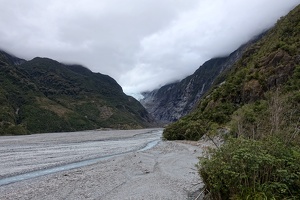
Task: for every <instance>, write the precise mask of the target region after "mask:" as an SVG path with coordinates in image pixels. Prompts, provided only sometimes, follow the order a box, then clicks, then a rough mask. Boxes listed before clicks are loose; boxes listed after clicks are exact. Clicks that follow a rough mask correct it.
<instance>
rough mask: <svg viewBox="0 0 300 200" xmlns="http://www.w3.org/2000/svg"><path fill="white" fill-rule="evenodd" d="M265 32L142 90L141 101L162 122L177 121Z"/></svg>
mask: <svg viewBox="0 0 300 200" xmlns="http://www.w3.org/2000/svg"><path fill="white" fill-rule="evenodd" d="M262 35H263V34H262ZM262 35H260V36H258V37H256V38H254V39H253V40H251V41H250V42H248V43H247V44H245V45H242V46H241V47H240V48H239V49H237V50H236V51H234V52H233V53H231V54H230V55H229V56H226V57H219V58H213V59H211V60H209V61H207V62H205V63H204V64H203V65H202V66H200V67H199V68H198V69H197V70H196V71H195V72H194V74H192V75H190V76H188V77H186V78H185V79H183V80H181V81H180V82H176V83H171V84H168V85H165V86H163V87H161V88H159V89H156V90H154V91H151V92H144V93H142V94H143V96H144V98H143V99H142V100H141V101H140V102H141V103H142V105H143V106H144V107H145V108H146V109H147V111H148V112H149V113H150V114H152V115H153V117H154V118H155V119H156V120H157V121H159V122H161V123H163V124H167V123H170V122H175V121H177V120H178V119H179V118H181V117H182V116H185V115H186V114H188V113H189V112H191V110H192V109H193V108H194V106H195V105H196V103H197V102H198V101H199V99H201V97H202V96H203V95H204V94H205V93H206V92H207V91H208V90H209V89H210V88H211V87H212V85H213V83H215V82H221V81H222V77H221V76H219V75H221V74H222V73H223V72H226V71H227V70H228V69H229V68H230V67H231V66H233V64H234V63H235V62H236V61H237V60H238V59H239V58H241V55H242V54H243V53H244V51H245V49H246V48H247V47H248V46H249V45H250V44H252V43H253V42H254V41H256V40H257V39H259V38H261V37H262ZM218 76H219V77H218ZM217 77H218V79H217Z"/></svg>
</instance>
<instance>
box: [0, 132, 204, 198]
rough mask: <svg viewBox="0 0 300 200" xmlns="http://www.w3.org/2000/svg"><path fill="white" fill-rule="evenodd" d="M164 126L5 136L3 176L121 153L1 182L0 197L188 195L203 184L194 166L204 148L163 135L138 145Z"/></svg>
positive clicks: (0, 145)
mask: <svg viewBox="0 0 300 200" xmlns="http://www.w3.org/2000/svg"><path fill="white" fill-rule="evenodd" d="M161 130H162V129H143V130H130V131H85V132H75V133H49V134H38V135H31V136H17V137H0V159H1V163H0V175H1V176H2V177H8V176H12V175H15V174H22V173H24V172H27V171H32V170H38V169H42V168H49V167H50V168H51V167H53V166H57V165H63V164H66V163H73V162H77V161H80V160H83V159H87V158H88V159H91V158H95V157H97V156H98V157H99V156H103V155H109V154H111V153H120V155H119V156H116V157H112V158H108V159H105V160H102V161H99V162H97V163H95V164H91V165H88V166H84V167H79V168H75V169H71V170H68V171H62V172H57V173H54V174H49V175H45V176H41V177H37V178H33V179H29V180H25V181H20V182H16V183H12V184H9V185H4V186H1V187H0V199H1V200H2V199H3V200H4V199H5V200H6V199H7V200H10V199H11V200H12V199H36V200H38V199H43V200H47V199H49V200H50V199H51V200H52V199H70V200H73V199H128V200H129V199H131V200H134V199H188V197H189V196H191V194H193V193H194V192H195V191H197V190H199V188H201V187H202V186H203V185H202V183H201V181H200V178H199V176H198V174H197V170H196V167H195V164H196V163H197V161H198V159H197V157H198V156H201V154H202V150H201V148H200V146H199V145H195V144H194V145H191V144H184V143H182V142H169V141H160V142H159V143H158V144H157V145H156V146H155V147H153V148H151V149H146V150H145V151H138V149H141V148H143V147H144V146H145V144H147V143H149V142H150V141H153V140H155V139H157V137H160V136H158V135H157V131H161ZM155 133H156V134H155ZM37 149H38V151H36V150H37ZM131 150H132V151H131ZM125 151H130V152H129V153H122V152H125Z"/></svg>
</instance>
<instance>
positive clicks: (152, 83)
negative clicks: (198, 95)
mask: <svg viewBox="0 0 300 200" xmlns="http://www.w3.org/2000/svg"><path fill="white" fill-rule="evenodd" d="M299 3H300V0H288V1H283V0H251V1H250V0H246V1H241V0H214V1H210V0H189V1H182V0H164V1H160V0H101V1H97V0H85V1H82V0H64V1H61V0H49V1H45V0H26V1H23V0H0V4H1V7H0V16H1V20H0V48H1V49H4V50H7V51H9V52H12V53H14V54H15V55H16V56H19V57H22V58H26V59H32V58H33V57H36V56H39V57H49V58H52V59H55V60H58V61H60V62H65V63H77V64H82V65H84V66H86V67H88V68H90V69H91V70H92V71H94V72H100V73H104V74H108V75H110V76H112V77H113V78H114V79H116V80H117V81H118V83H119V84H120V85H121V86H122V87H123V89H124V91H125V92H126V93H128V94H133V93H139V92H142V91H147V90H152V89H155V88H157V87H159V86H162V85H164V84H166V83H170V82H172V81H177V80H180V79H182V78H185V77H186V76H188V75H190V74H192V73H193V72H194V71H195V70H196V69H197V68H198V67H199V66H200V65H201V64H203V63H204V62H205V61H207V60H208V59H210V58H213V57H217V56H224V55H228V54H229V53H231V52H232V51H234V50H236V49H237V48H238V47H239V46H240V45H242V44H243V43H245V42H247V41H248V40H250V39H251V38H252V37H254V36H255V35H258V34H259V33H261V32H262V31H264V30H266V29H268V28H270V27H272V26H273V25H274V24H275V23H276V21H277V20H278V19H279V18H280V17H281V16H284V15H286V14H287V13H288V12H289V11H290V10H291V9H292V8H294V7H295V6H296V5H298V4H299Z"/></svg>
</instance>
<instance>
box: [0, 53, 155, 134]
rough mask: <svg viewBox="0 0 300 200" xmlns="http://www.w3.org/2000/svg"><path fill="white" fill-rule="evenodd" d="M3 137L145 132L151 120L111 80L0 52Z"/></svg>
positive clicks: (0, 128)
mask: <svg viewBox="0 0 300 200" xmlns="http://www.w3.org/2000/svg"><path fill="white" fill-rule="evenodd" d="M0 61H1V62H0V83H1V84H0V111H1V112H0V135H17V134H27V133H44V132H61V131H78V130H89V129H97V128H127V129H129V128H142V127H147V126H150V125H151V122H152V121H151V118H150V117H149V115H148V113H147V112H146V110H145V109H144V108H143V107H142V105H141V104H140V103H139V102H138V101H137V100H135V99H134V98H132V97H128V96H127V95H125V94H124V93H123V91H122V88H121V87H120V85H119V84H117V82H116V81H115V80H114V79H112V78H111V77H109V76H107V75H103V74H100V73H93V72H91V71H90V70H88V69H87V68H84V67H82V66H79V65H72V66H68V65H64V64H61V63H58V62H57V61H54V60H51V59H47V58H35V59H33V60H31V61H24V60H22V59H18V58H15V57H13V56H10V55H9V54H6V53H5V52H1V51H0Z"/></svg>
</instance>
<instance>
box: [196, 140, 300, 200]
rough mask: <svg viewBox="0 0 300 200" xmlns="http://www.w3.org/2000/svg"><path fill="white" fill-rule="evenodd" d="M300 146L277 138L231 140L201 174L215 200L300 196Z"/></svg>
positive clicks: (215, 152) (204, 162)
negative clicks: (292, 145)
mask: <svg viewBox="0 0 300 200" xmlns="http://www.w3.org/2000/svg"><path fill="white" fill-rule="evenodd" d="M299 160H300V149H299V148H296V147H290V146H286V145H285V144H283V143H282V142H280V141H279V140H277V139H269V140H263V141H256V140H247V139H243V138H238V139H230V140H228V142H227V143H226V144H225V145H223V146H222V147H221V148H220V149H218V150H213V151H212V152H211V154H210V157H204V158H200V162H199V173H200V175H201V177H202V179H203V181H204V183H205V185H206V188H207V190H208V191H209V196H210V197H211V199H300V193H299V191H300V162H299Z"/></svg>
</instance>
